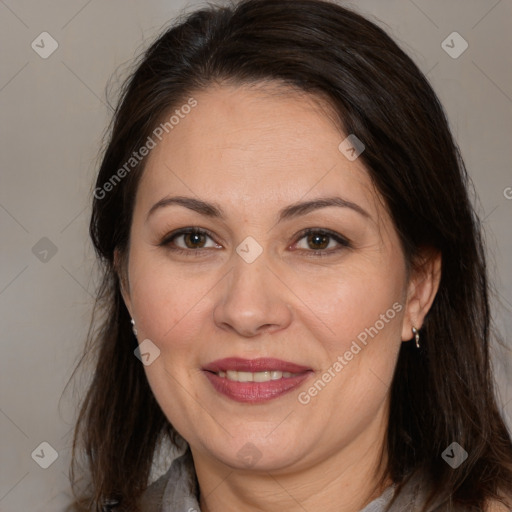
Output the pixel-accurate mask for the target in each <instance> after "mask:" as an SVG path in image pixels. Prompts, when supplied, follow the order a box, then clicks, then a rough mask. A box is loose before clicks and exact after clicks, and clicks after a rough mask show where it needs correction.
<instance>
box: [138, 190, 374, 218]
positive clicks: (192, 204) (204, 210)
mask: <svg viewBox="0 0 512 512" xmlns="http://www.w3.org/2000/svg"><path fill="white" fill-rule="evenodd" d="M172 205H178V206H183V207H185V208H188V209H189V210H193V211H195V212H197V213H199V214H201V215H204V216H206V217H211V218H217V219H222V220H224V219H225V214H224V211H223V210H222V208H221V207H220V206H219V205H217V204H214V203H208V202H206V201H202V200H201V199H195V198H193V197H186V196H173V197H164V198H163V199H160V201H158V202H156V203H155V204H154V205H153V206H152V207H151V208H150V210H149V212H148V214H147V216H146V221H147V220H148V219H149V217H150V216H151V215H152V214H153V213H154V212H155V211H156V210H159V209H161V208H166V207H167V206H172ZM330 206H337V207H340V208H350V209H351V210H353V211H355V212H357V213H359V214H360V215H362V216H363V217H365V218H367V219H370V218H371V216H370V214H369V213H368V212H367V211H366V210H364V209H363V208H361V207H360V206H359V205H358V204H356V203H353V202H351V201H347V200H346V199H342V198H341V197H320V198H318V199H313V200H311V201H303V202H298V203H293V204H291V205H289V206H287V207H286V208H283V209H282V210H281V211H280V212H279V220H278V222H282V221H283V220H289V219H292V218H295V217H299V216H301V215H306V214H307V213H310V212H312V211H314V210H319V209H321V208H328V207H330Z"/></svg>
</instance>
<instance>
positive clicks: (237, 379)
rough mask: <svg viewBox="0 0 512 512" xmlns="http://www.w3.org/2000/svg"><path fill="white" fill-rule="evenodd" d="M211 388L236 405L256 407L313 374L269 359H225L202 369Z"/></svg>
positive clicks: (296, 365) (310, 370) (304, 368)
mask: <svg viewBox="0 0 512 512" xmlns="http://www.w3.org/2000/svg"><path fill="white" fill-rule="evenodd" d="M203 371H204V373H205V376H206V377H207V379H208V380H209V382H210V383H211V385H212V386H213V388H214V389H215V390H216V391H217V392H219V393H221V394H222V395H224V396H227V397H228V398H230V399H232V400H235V401H237V402H246V403H258V402H264V401H268V400H271V399H275V398H277V397H279V396H282V395H284V394H286V393H288V392H290V391H292V390H293V389H295V388H297V387H298V386H300V385H301V384H302V383H303V382H304V380H306V379H307V378H308V377H309V376H310V375H311V374H312V373H313V370H312V369H311V368H308V367H307V366H302V365H298V364H295V363H291V362H288V361H282V360H280V359H272V358H259V359H241V358H226V359H219V360H217V361H213V362H212V363H210V364H208V365H206V366H205V367H203Z"/></svg>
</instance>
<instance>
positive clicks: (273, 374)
mask: <svg viewBox="0 0 512 512" xmlns="http://www.w3.org/2000/svg"><path fill="white" fill-rule="evenodd" d="M217 375H218V376H219V377H222V378H227V379H228V380H233V381H236V382H269V381H271V380H279V379H283V378H284V379H287V378H290V377H294V376H295V375H298V374H296V373H291V372H279V371H267V372H237V371H235V370H228V371H227V372H222V371H220V372H218V373H217Z"/></svg>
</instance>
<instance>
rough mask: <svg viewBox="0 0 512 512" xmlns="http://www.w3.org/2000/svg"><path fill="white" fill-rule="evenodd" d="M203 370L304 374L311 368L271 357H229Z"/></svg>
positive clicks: (212, 363)
mask: <svg viewBox="0 0 512 512" xmlns="http://www.w3.org/2000/svg"><path fill="white" fill-rule="evenodd" d="M203 370H206V371H209V372H214V373H218V372H226V371H229V370H234V371H238V372H251V373H254V372H266V371H280V372H290V373H302V372H306V371H308V370H311V368H308V367H307V366H302V365H300V364H295V363H290V362H289V361H282V360H281V359H274V358H271V357H261V358H258V359H243V358H241V357H227V358H225V359H217V360H216V361H212V362H211V363H209V364H207V365H206V366H204V367H203Z"/></svg>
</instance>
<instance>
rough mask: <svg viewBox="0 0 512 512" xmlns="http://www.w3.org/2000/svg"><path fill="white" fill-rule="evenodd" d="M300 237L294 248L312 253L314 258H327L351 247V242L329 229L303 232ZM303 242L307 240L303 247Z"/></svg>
mask: <svg viewBox="0 0 512 512" xmlns="http://www.w3.org/2000/svg"><path fill="white" fill-rule="evenodd" d="M299 237H300V238H299V239H298V241H297V242H295V244H294V248H298V249H300V250H305V251H306V252H310V253H312V256H327V255H329V254H332V253H335V252H338V251H340V250H342V249H346V248H348V247H350V242H349V241H348V240H347V239H346V238H345V237H343V236H342V235H340V234H339V233H336V232H334V231H330V230H328V229H314V228H309V229H306V230H304V231H302V232H301V233H300V234H299ZM301 240H305V243H303V244H302V247H301V246H300V245H301V244H300V242H301Z"/></svg>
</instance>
